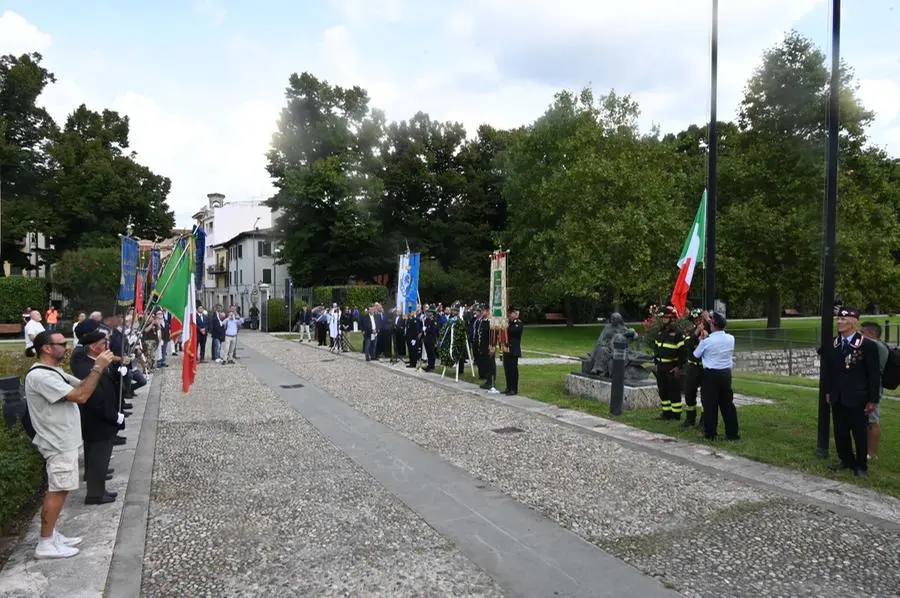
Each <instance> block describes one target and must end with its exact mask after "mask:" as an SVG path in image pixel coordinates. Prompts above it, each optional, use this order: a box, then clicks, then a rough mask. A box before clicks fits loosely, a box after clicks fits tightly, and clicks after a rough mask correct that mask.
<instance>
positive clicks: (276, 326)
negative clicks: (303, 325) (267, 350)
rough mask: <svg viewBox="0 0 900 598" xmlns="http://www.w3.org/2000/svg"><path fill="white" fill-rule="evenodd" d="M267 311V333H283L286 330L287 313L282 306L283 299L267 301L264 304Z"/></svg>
mask: <svg viewBox="0 0 900 598" xmlns="http://www.w3.org/2000/svg"><path fill="white" fill-rule="evenodd" d="M266 310H267V311H268V331H269V332H285V331H286V330H287V329H288V312H287V309H286V308H285V306H284V299H277V298H276V299H269V301H268V302H266Z"/></svg>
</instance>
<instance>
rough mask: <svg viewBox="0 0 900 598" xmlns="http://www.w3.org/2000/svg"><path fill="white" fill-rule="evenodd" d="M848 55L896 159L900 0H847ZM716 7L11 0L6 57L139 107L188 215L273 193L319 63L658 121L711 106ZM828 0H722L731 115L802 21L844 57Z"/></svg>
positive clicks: (151, 159) (63, 90)
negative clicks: (294, 80) (585, 102)
mask: <svg viewBox="0 0 900 598" xmlns="http://www.w3.org/2000/svg"><path fill="white" fill-rule="evenodd" d="M843 4H844V9H843V11H842V20H843V32H842V39H841V55H842V56H843V57H844V58H845V59H846V61H848V62H849V63H850V64H851V65H852V66H853V67H854V69H855V72H856V75H857V78H858V82H859V85H860V87H859V92H858V93H859V96H860V98H861V99H862V101H863V103H864V104H865V106H866V107H867V108H869V109H871V110H874V111H875V112H876V120H875V121H874V123H873V125H872V126H871V127H870V130H869V136H870V140H871V142H872V143H873V144H876V145H879V146H881V147H883V148H885V149H886V150H887V151H888V152H889V153H891V154H892V155H894V156H900V44H897V43H896V42H895V41H894V40H895V35H896V32H897V31H900V1H898V2H897V3H895V2H894V1H893V0H844V2H843ZM711 5H712V2H711V0H678V1H675V0H628V1H620V0H553V1H552V2H551V1H548V0H478V1H476V0H456V1H451V0H443V1H438V0H418V1H413V0H368V1H366V0H290V1H288V0H259V1H258V2H246V1H244V2H240V1H238V0H233V1H230V0H181V1H177V0H158V1H157V2H121V1H112V0H83V1H82V2H79V3H73V2H69V1H65V0H4V2H3V4H2V5H0V54H9V53H12V54H21V53H23V52H32V51H37V52H40V53H41V54H42V55H43V56H44V59H45V66H46V67H47V68H49V69H50V70H51V71H52V72H53V73H54V74H55V75H56V77H57V83H56V84H54V85H52V86H51V87H49V88H48V89H47V90H46V91H45V93H44V94H43V96H42V97H41V102H43V104H44V105H45V106H46V107H47V109H48V110H49V111H50V113H51V114H52V115H53V117H54V118H55V119H56V120H57V122H59V123H60V124H62V123H64V122H65V118H66V116H67V115H68V114H69V113H70V112H72V110H74V109H75V108H76V107H77V106H78V105H80V104H82V103H84V104H86V105H87V106H88V107H89V108H91V109H94V110H102V109H104V108H110V109H113V110H117V111H119V112H120V113H122V114H126V115H128V116H129V118H130V121H131V147H132V149H133V150H134V151H136V152H137V158H138V161H140V162H141V163H143V164H145V165H147V166H148V167H150V168H151V169H152V170H153V171H154V172H156V173H158V174H161V175H165V176H168V177H169V178H171V179H172V191H171V194H170V196H169V205H170V206H171V207H172V208H173V209H174V210H175V215H176V221H177V223H178V225H180V226H185V225H189V224H190V222H191V215H192V214H193V213H195V212H196V211H197V210H199V209H200V208H201V207H203V205H205V202H206V194H207V193H211V192H219V193H223V194H225V196H226V201H228V200H232V201H237V200H251V199H265V198H267V197H269V196H270V195H271V194H272V193H273V192H274V188H273V187H272V184H271V180H270V179H269V177H268V174H267V173H266V170H265V164H266V160H265V153H266V151H267V149H268V148H269V145H270V142H271V136H272V133H273V132H274V130H275V127H276V122H277V119H278V115H279V112H280V110H281V108H282V107H283V106H284V103H285V101H284V90H285V87H286V86H287V82H288V77H289V76H290V75H291V74H292V73H300V72H303V71H308V72H310V73H312V74H313V75H315V76H316V77H318V78H320V79H325V80H327V81H329V82H330V83H333V84H338V85H342V86H352V85H359V86H361V87H363V88H365V89H366V90H367V91H368V92H369V95H370V97H371V105H372V106H373V107H377V108H380V109H382V110H384V111H385V113H386V115H387V117H388V119H390V120H404V119H408V118H409V117H411V116H412V115H414V114H415V113H416V112H417V111H419V110H421V111H424V112H427V113H428V114H430V115H431V117H432V118H435V119H439V120H443V121H448V120H450V121H458V122H461V123H463V124H464V125H465V126H466V128H467V130H469V131H471V132H474V131H475V129H476V127H477V126H478V125H479V124H481V123H489V124H491V125H494V126H496V127H513V126H518V125H523V124H528V123H531V122H533V121H534V120H535V119H536V118H538V117H539V116H540V115H541V114H542V113H543V112H544V111H545V110H546V108H547V106H548V105H549V104H550V103H551V102H552V101H553V95H554V94H555V93H557V92H559V91H560V90H563V89H572V90H580V89H582V88H584V87H588V86H589V87H591V88H593V89H594V90H595V92H596V93H598V94H600V93H606V92H608V91H609V90H611V89H615V90H616V91H617V92H618V93H627V94H631V95H632V96H633V97H634V98H635V99H636V100H637V101H638V102H639V104H640V107H641V114H642V116H641V123H642V126H643V127H645V128H648V129H649V127H651V126H652V125H654V124H656V125H658V126H659V127H660V128H661V130H662V131H663V132H664V133H666V132H677V131H679V130H681V129H683V128H685V127H686V126H688V125H690V124H693V123H703V122H706V121H707V119H708V118H709V117H708V114H709V42H710V20H711ZM830 6H831V2H830V1H825V0H790V1H786V0H754V1H753V2H747V1H740V2H739V1H738V0H721V2H720V21H719V100H718V109H719V118H720V119H721V120H726V119H731V118H734V117H735V115H736V111H737V106H738V104H739V102H740V99H741V95H742V91H743V87H744V85H745V84H746V82H747V80H748V79H749V77H751V76H752V74H753V71H754V69H755V68H756V67H757V66H758V65H759V62H760V56H761V55H762V53H763V52H764V51H765V50H766V49H767V48H769V47H771V46H773V45H774V44H776V43H778V42H779V41H780V40H781V39H782V38H783V36H784V33H785V32H786V31H788V30H790V29H796V30H798V31H799V32H800V33H802V34H804V35H806V36H807V37H809V38H811V39H812V40H813V41H814V42H816V43H817V44H819V45H820V47H821V48H822V49H823V50H824V51H825V52H826V53H827V54H829V55H830V48H829V45H830V44H829V42H830V22H831V15H830Z"/></svg>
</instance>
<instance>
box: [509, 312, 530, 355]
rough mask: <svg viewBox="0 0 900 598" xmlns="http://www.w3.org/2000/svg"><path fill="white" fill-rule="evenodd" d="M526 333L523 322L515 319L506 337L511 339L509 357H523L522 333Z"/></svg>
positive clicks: (510, 324)
mask: <svg viewBox="0 0 900 598" xmlns="http://www.w3.org/2000/svg"><path fill="white" fill-rule="evenodd" d="M523 332H525V325H524V324H522V320H519V319H515V320H512V321H511V322H510V323H509V326H508V327H507V329H506V335H507V337H509V351H507V353H509V355H511V356H513V357H522V333H523Z"/></svg>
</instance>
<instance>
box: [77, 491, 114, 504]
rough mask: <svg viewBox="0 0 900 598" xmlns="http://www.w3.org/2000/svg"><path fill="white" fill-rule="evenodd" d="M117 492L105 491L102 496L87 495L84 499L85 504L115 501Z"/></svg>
mask: <svg viewBox="0 0 900 598" xmlns="http://www.w3.org/2000/svg"><path fill="white" fill-rule="evenodd" d="M116 496H117V494H116V493H115V492H107V493H106V494H104V495H103V496H87V497H85V499H84V504H86V505H105V504H107V503H111V502H115V501H116Z"/></svg>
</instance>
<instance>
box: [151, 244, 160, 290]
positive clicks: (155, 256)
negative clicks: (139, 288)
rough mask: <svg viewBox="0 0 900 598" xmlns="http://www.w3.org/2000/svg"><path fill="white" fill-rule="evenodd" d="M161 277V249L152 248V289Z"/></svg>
mask: <svg viewBox="0 0 900 598" xmlns="http://www.w3.org/2000/svg"><path fill="white" fill-rule="evenodd" d="M157 278H159V249H151V250H150V288H151V289H152V288H153V287H154V286H156V285H155V283H156V279H157Z"/></svg>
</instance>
